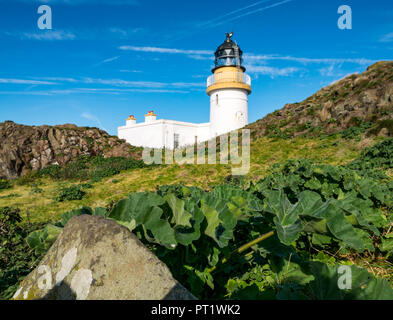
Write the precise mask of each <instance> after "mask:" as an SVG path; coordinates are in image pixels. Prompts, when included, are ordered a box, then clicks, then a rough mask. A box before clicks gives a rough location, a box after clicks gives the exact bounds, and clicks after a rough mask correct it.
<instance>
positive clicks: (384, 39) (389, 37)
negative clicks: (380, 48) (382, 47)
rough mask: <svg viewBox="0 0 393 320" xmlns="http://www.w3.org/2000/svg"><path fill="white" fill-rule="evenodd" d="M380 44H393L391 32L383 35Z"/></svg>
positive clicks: (392, 33)
mask: <svg viewBox="0 0 393 320" xmlns="http://www.w3.org/2000/svg"><path fill="white" fill-rule="evenodd" d="M379 41H380V42H393V32H391V33H388V34H385V35H384V36H382V37H381V39H380V40H379Z"/></svg>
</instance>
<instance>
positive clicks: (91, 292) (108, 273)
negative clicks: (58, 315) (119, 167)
mask: <svg viewBox="0 0 393 320" xmlns="http://www.w3.org/2000/svg"><path fill="white" fill-rule="evenodd" d="M14 299H22V300H23V299H59V300H70V299H78V300H99V299H105V300H159V299H171V300H172V299H195V298H194V297H193V296H192V295H191V294H190V293H189V292H188V291H187V290H186V289H185V288H184V287H183V286H181V285H180V284H179V283H178V282H177V281H176V280H175V279H174V278H173V277H172V275H171V273H170V271H169V269H168V267H167V266H166V265H165V264H164V263H162V262H161V261H160V260H159V259H158V258H157V257H156V256H155V255H154V254H153V253H152V252H151V251H150V250H148V249H147V248H146V247H145V246H144V245H143V244H142V243H141V242H140V241H139V240H138V238H137V237H136V236H135V235H134V234H133V233H131V232H130V231H129V230H128V229H127V228H125V227H122V226H121V225H119V224H117V223H116V222H114V221H111V220H106V219H104V218H102V217H99V216H88V215H82V216H79V217H74V218H72V219H71V220H70V221H69V222H68V223H67V225H66V226H65V228H64V230H63V231H62V232H61V234H60V235H59V237H58V238H57V240H56V242H55V243H54V244H53V246H52V247H51V248H50V250H49V251H48V253H47V254H46V256H45V257H44V259H43V260H42V261H41V263H40V264H39V266H38V267H37V268H36V269H35V270H34V271H33V272H32V273H30V274H29V275H28V276H27V277H26V279H25V280H24V281H23V282H22V283H21V285H20V287H19V289H18V291H17V292H16V293H15V295H14Z"/></svg>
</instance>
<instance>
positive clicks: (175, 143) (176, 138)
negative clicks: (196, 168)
mask: <svg viewBox="0 0 393 320" xmlns="http://www.w3.org/2000/svg"><path fill="white" fill-rule="evenodd" d="M179 140H180V135H179V134H178V133H175V134H174V135H173V148H174V149H177V148H179Z"/></svg>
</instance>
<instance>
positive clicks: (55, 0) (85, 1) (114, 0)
mask: <svg viewBox="0 0 393 320" xmlns="http://www.w3.org/2000/svg"><path fill="white" fill-rule="evenodd" d="M8 1H9V0H0V3H1V2H8ZM14 1H15V2H30V3H31V2H37V3H40V4H43V3H45V4H62V5H73V6H78V5H90V4H92V5H100V4H101V5H114V6H118V5H131V6H136V5H139V1H137V0H14Z"/></svg>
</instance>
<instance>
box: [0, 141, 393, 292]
mask: <svg viewBox="0 0 393 320" xmlns="http://www.w3.org/2000/svg"><path fill="white" fill-rule="evenodd" d="M379 140H383V139H382V138H376V139H374V141H379ZM373 144H374V143H373V142H372V141H371V142H369V145H373ZM363 148H364V142H363V141H361V142H356V140H355V141H354V140H346V139H342V138H341V134H337V135H330V136H321V137H320V138H313V139H310V138H293V139H280V138H261V139H259V140H257V141H255V142H253V144H252V146H251V150H252V154H251V168H250V174H249V175H248V176H245V177H236V176H231V175H230V172H231V171H230V167H229V166H225V165H216V166H211V165H198V166H196V165H184V166H178V165H172V166H150V167H147V168H133V167H131V168H130V169H127V168H126V167H124V166H123V167H121V166H120V167H121V168H122V169H121V170H120V173H118V174H116V175H115V176H114V177H113V175H112V174H111V173H110V174H108V176H104V177H102V178H101V180H100V182H99V183H96V182H94V179H92V177H93V175H94V172H97V171H99V170H100V168H105V167H106V164H104V163H107V164H108V168H110V167H113V166H114V165H115V162H116V161H113V160H107V159H103V158H100V159H87V160H86V158H82V159H79V160H78V161H75V162H74V163H73V164H72V165H70V166H68V168H67V167H66V168H61V167H57V166H52V167H50V168H47V169H46V170H45V171H44V172H40V173H39V174H37V176H35V177H34V179H33V181H34V182H33V183H28V184H27V185H26V186H25V185H18V184H16V183H15V185H14V186H13V188H12V189H11V190H10V191H7V190H4V191H3V192H4V196H9V197H8V198H4V200H3V199H2V198H0V206H1V204H2V201H4V202H5V203H10V204H12V205H13V206H15V207H20V208H23V209H22V210H21V212H25V211H26V209H27V208H31V209H29V210H30V211H31V214H30V219H31V220H32V221H33V220H34V221H42V222H44V221H45V222H47V223H46V225H45V226H44V225H42V224H40V225H38V224H35V225H30V224H27V223H24V228H22V229H21V231H20V232H21V234H22V233H23V236H24V237H25V238H26V242H25V241H22V240H20V239H15V240H11V244H12V246H21V248H23V250H24V251H23V255H22V256H19V257H16V258H15V259H20V260H21V261H22V262H23V263H24V265H26V264H28V265H29V266H30V267H34V266H35V265H37V263H38V262H39V259H38V258H37V257H41V256H42V255H43V254H44V253H45V252H47V250H48V249H49V247H50V246H51V244H52V243H53V242H54V241H55V239H56V237H57V235H58V234H59V232H60V231H61V229H62V228H63V227H64V225H65V224H66V223H67V221H68V220H69V219H70V218H71V217H73V216H75V215H80V214H97V215H101V216H105V217H107V218H109V219H113V220H115V221H117V222H118V223H120V224H122V225H123V226H125V227H127V228H129V229H130V230H132V232H134V233H135V234H136V235H137V236H138V237H139V239H140V240H141V241H142V242H144V243H145V244H146V245H147V247H149V248H150V249H151V250H152V251H153V252H154V253H155V254H156V255H157V256H158V257H159V258H160V259H161V260H162V261H163V262H164V263H166V264H167V265H168V267H169V268H170V269H171V272H172V273H173V275H174V277H175V278H176V279H178V280H179V281H180V283H182V284H183V285H184V286H186V287H187V288H188V289H189V290H190V291H191V292H192V293H193V294H194V295H196V296H197V297H199V298H203V299H227V298H228V299H288V298H291V299H300V298H301V299H377V298H378V299H380V298H385V299H393V292H392V288H391V286H390V285H391V284H392V283H393V278H392V275H393V272H392V263H393V260H392V256H393V255H392V254H393V234H392V232H391V227H392V225H393V219H392V209H393V182H392V179H391V178H389V175H387V173H389V172H390V170H391V169H392V168H393V165H392V160H391V159H392V158H393V157H392V153H393V139H389V140H384V141H381V142H380V143H377V144H375V145H373V146H371V147H368V148H366V149H364V151H361V150H362V149H363ZM302 158H303V159H305V160H303V159H302ZM106 161H108V162H106ZM125 163H126V162H125ZM116 165H117V164H116ZM120 167H117V168H118V169H119V168H120ZM76 168H79V169H80V168H82V169H81V170H82V171H85V172H87V174H86V175H84V176H78V175H76V174H74V173H73V172H76V170H79V169H76ZM124 168H125V169H124ZM123 169H124V171H123ZM109 170H112V169H109ZM66 171H67V172H68V173H66ZM108 172H110V171H108ZM113 172H114V171H113ZM64 177H72V179H65V178H64ZM77 177H82V178H79V179H78V178H77ZM75 180H79V181H80V180H89V181H90V182H88V183H79V184H75ZM152 181H154V183H152ZM185 181H187V182H189V181H192V183H191V184H193V185H194V186H189V185H185V184H184V183H181V182H185ZM169 183H171V185H168V184H169ZM172 183H174V184H172ZM35 189H39V190H42V192H40V195H39V197H37V193H34V191H33V190H35ZM59 190H61V191H62V192H63V201H62V202H57V201H55V200H53V199H55V198H56V197H58V196H59V195H60V193H59ZM65 190H68V191H67V192H66V191H65ZM11 191H12V193H11ZM79 191H82V192H83V193H85V194H84V195H83V196H82V197H81V199H80V200H72V201H70V200H71V199H73V197H74V195H77V194H78V193H79ZM108 191H109V192H108ZM36 192H38V191H36ZM13 194H18V195H19V196H13ZM68 196H70V198H68ZM91 208H95V209H91ZM62 212H65V213H63V214H62ZM49 221H51V223H49V224H48V222H49ZM22 223H23V222H20V224H21V225H22ZM38 226H40V227H38ZM27 231H29V235H28V232H27ZM262 239H263V240H262ZM27 244H28V245H29V247H27ZM0 256H1V258H0V259H4V258H3V256H2V255H1V254H0ZM340 265H348V266H349V267H350V268H351V271H352V275H353V283H352V284H353V289H352V290H347V291H346V290H339V289H338V287H337V281H338V277H339V276H340V275H339V274H338V268H339V266H340ZM179 266H181V267H179ZM18 270H19V269H18ZM27 273H28V272H27V271H26V269H23V268H21V269H20V270H19V271H17V272H16V273H15V274H14V275H13V276H10V275H8V274H7V275H5V276H4V279H5V280H4V281H5V282H4V283H5V284H4V286H3V287H2V288H1V290H2V291H3V290H4V289H5V288H9V289H7V291H6V293H3V294H2V296H1V297H2V298H8V297H10V296H11V295H12V293H13V292H14V291H15V289H16V284H17V283H18V282H19V281H20V280H21V279H22V278H23V276H24V275H26V274H27ZM389 283H390V284H389Z"/></svg>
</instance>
